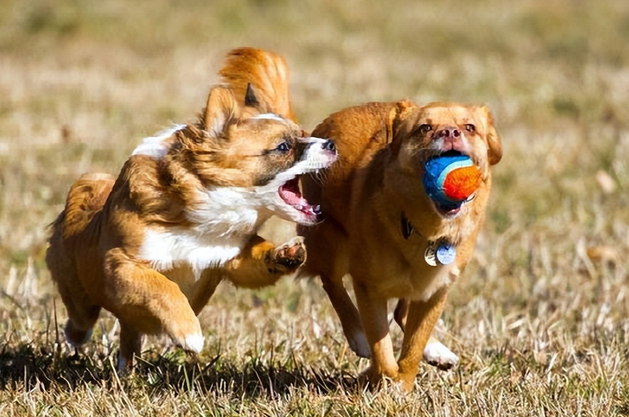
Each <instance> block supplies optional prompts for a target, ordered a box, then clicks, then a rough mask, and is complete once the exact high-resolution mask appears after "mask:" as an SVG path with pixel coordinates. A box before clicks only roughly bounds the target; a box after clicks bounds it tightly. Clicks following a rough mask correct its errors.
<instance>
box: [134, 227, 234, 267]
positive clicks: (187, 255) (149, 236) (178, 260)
mask: <svg viewBox="0 0 629 417" xmlns="http://www.w3.org/2000/svg"><path fill="white" fill-rule="evenodd" d="M191 232H192V231H190V230H186V229H175V230H173V229H169V230H160V231H158V230H150V229H149V230H147V231H146V233H145V235H144V242H143V243H142V246H141V248H140V251H139V254H138V256H139V257H140V258H141V259H144V260H147V261H149V262H150V263H151V267H152V268H154V269H156V270H157V271H162V272H163V271H167V270H170V269H173V268H176V267H178V266H180V265H188V266H190V267H191V268H192V271H193V273H194V275H195V278H198V277H199V276H200V274H201V272H202V271H203V270H204V269H207V268H209V267H218V266H221V265H223V264H225V262H227V261H229V260H230V259H233V258H234V257H236V256H238V254H239V253H240V248H241V247H242V246H243V245H244V243H245V241H243V240H244V239H243V237H242V236H227V237H226V236H222V237H219V238H217V237H216V236H211V235H210V236H208V235H197V234H195V233H191Z"/></svg>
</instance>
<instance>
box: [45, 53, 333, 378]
mask: <svg viewBox="0 0 629 417" xmlns="http://www.w3.org/2000/svg"><path fill="white" fill-rule="evenodd" d="M238 51H246V54H244V55H242V54H241V55H237V54H238V53H239V52H238ZM234 54H236V55H234ZM284 65H285V64H284V61H283V60H282V59H281V58H279V57H278V56H277V55H276V54H274V53H270V52H266V51H260V50H256V49H251V48H247V49H242V50H236V51H233V52H232V53H231V54H230V55H229V58H228V63H227V64H226V66H225V68H224V69H223V70H222V71H221V74H222V75H223V77H224V78H225V79H226V80H227V81H228V86H219V87H215V88H213V89H212V90H211V91H210V94H209V96H208V100H207V105H206V108H205V111H204V112H203V114H202V115H201V117H200V118H199V120H198V122H197V123H195V124H191V125H187V126H185V127H181V128H179V129H176V130H174V131H173V133H172V134H171V135H170V136H166V137H163V138H161V137H160V139H159V140H158V141H155V142H154V143H151V142H148V143H145V144H144V145H141V146H140V147H138V148H137V149H136V150H139V151H138V152H137V153H134V155H132V156H131V157H130V158H129V159H128V160H127V162H126V163H125V164H124V166H123V167H122V170H121V171H120V174H119V175H118V178H117V179H114V178H113V177H111V176H109V175H107V174H87V175H83V176H82V177H81V178H80V179H79V180H78V181H77V182H76V183H75V184H74V185H73V186H72V187H71V189H70V192H69V194H68V198H67V203H66V207H65V209H64V210H63V212H62V213H61V214H60V215H59V217H58V218H57V220H56V221H55V222H54V223H53V225H52V236H51V238H50V246H49V249H48V251H47V255H46V262H47V264H48V267H49V269H50V272H51V275H52V278H53V280H54V281H55V282H56V283H57V285H58V288H59V292H60V295H61V298H62V300H63V302H64V304H65V305H66V308H67V311H68V316H69V318H68V321H67V324H66V328H65V332H66V336H67V338H68V340H69V341H70V342H72V343H74V344H77V345H78V344H81V343H83V342H85V341H86V340H87V339H88V338H89V336H90V333H91V329H92V327H93V326H94V324H95V322H96V320H97V319H98V315H99V312H100V309H101V308H105V309H106V310H109V311H111V312H112V313H113V314H114V315H115V316H116V317H117V318H118V319H119V321H120V328H121V331H120V359H119V364H118V365H119V368H120V369H122V368H124V367H125V366H130V365H131V364H132V361H133V357H134V355H139V354H140V349H141V336H142V334H156V333H162V332H164V333H166V334H167V335H168V336H170V337H171V339H172V340H173V341H174V342H175V343H176V344H178V345H180V346H182V347H184V348H186V349H190V350H194V351H199V350H200V349H201V347H202V343H203V337H202V332H201V328H200V325H199V321H198V319H197V317H196V315H197V314H198V313H199V312H200V311H201V309H202V308H203V307H204V306H205V304H206V303H207V302H208V300H209V298H210V297H211V296H212V294H213V292H214V290H215V289H216V286H217V285H218V284H219V283H220V282H221V281H222V280H223V279H228V280H230V281H231V282H233V283H234V284H236V285H238V286H243V287H250V288H255V287H259V286H263V285H270V284H273V283H275V282H276V281H277V279H278V278H280V277H281V276H282V275H286V274H288V273H292V272H294V271H295V270H296V269H297V268H298V267H299V266H300V265H301V264H302V263H303V261H304V260H305V256H306V252H305V248H304V246H303V244H302V242H301V240H300V239H293V240H291V241H289V242H287V243H286V244H284V245H280V246H277V247H276V246H275V245H274V244H273V243H271V242H267V241H265V240H263V239H262V238H260V237H259V236H257V235H256V231H257V229H258V228H259V226H260V225H261V224H262V223H263V222H264V221H265V220H266V219H268V218H269V217H270V216H271V215H272V214H277V215H279V216H280V217H284V218H286V219H287V220H292V221H296V222H300V223H308V222H312V221H314V220H313V217H314V214H313V213H311V212H309V213H307V214H304V213H302V211H296V209H294V208H291V206H289V205H288V203H282V202H281V199H280V198H279V197H278V192H279V191H278V188H277V186H275V182H274V181H284V180H280V179H276V178H277V176H278V175H280V176H281V175H285V174H286V172H287V171H288V170H291V169H292V170H295V167H296V166H299V167H300V168H299V169H302V167H303V169H304V170H307V171H308V172H310V171H313V170H314V168H312V167H311V166H310V165H308V167H307V168H306V167H305V166H304V165H303V161H306V160H307V161H308V162H309V163H311V159H312V160H313V161H312V164H314V165H313V166H318V165H317V164H319V165H321V166H326V165H328V164H329V163H331V162H332V161H333V160H334V158H335V151H334V149H333V147H332V146H331V143H329V142H324V141H323V140H321V139H316V143H314V139H313V138H304V137H303V132H302V130H301V128H300V127H299V126H298V125H296V124H295V123H294V122H293V121H291V120H289V119H287V118H282V117H278V116H275V115H265V113H267V112H273V111H274V109H277V113H284V114H286V115H290V114H291V113H290V112H289V110H288V109H287V107H286V105H285V103H286V102H287V100H288V97H287V94H288V88H287V75H286V71H285V68H284ZM282 68H284V69H283V70H282ZM231 80H236V81H233V82H232V81H231ZM245 82H246V85H247V86H249V85H250V86H251V87H250V88H253V90H252V91H249V92H247V94H248V96H247V97H248V100H244V98H241V99H240V101H239V100H238V99H237V98H236V95H235V94H234V91H236V94H245V92H244V91H243V88H242V84H243V83H245ZM229 83H232V84H229ZM232 87H233V90H232V89H231V88H232ZM248 89H249V87H248ZM258 115H261V117H257V116H258ZM310 140H312V141H310ZM309 141H310V142H309ZM280 146H283V147H280ZM315 146H317V147H318V148H316V149H315ZM313 155H315V156H318V158H319V159H317V160H316V161H314V159H315V157H314V156H313ZM315 162H316V163H315ZM291 172H292V171H291ZM282 178H283V177H282ZM269 184H270V185H269ZM265 186H269V187H270V189H269V190H267V189H265V188H264V187H265ZM282 187H284V186H282ZM234 195H235V196H236V197H235V198H236V199H235V200H234V201H231V199H232V198H234V197H233V196H234ZM278 201H279V202H278ZM284 201H285V200H284ZM273 210H276V211H277V212H274V211H273ZM224 216H226V217H224ZM164 242H167V243H169V244H171V245H172V246H163V245H165V243H164ZM156 250H157V251H158V252H157V253H155V251H156ZM159 251H161V252H159ZM177 251H183V252H182V253H184V255H180V254H179V252H177ZM195 251H196V252H195ZM222 251H225V253H223V252H222ZM152 256H153V257H154V258H151V257H152ZM169 257H170V258H169Z"/></svg>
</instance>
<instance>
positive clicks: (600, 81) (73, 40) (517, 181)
mask: <svg viewBox="0 0 629 417" xmlns="http://www.w3.org/2000/svg"><path fill="white" fill-rule="evenodd" d="M243 45H250V46H257V47H261V48H268V49H272V50H275V51H277V52H280V53H282V54H283V55H284V56H285V57H286V59H287V61H288V62H289V64H290V66H291V69H292V98H293V102H294V105H295V108H296V111H297V114H298V117H299V119H300V121H301V122H302V123H303V125H304V127H305V128H306V129H312V128H314V126H316V124H317V123H318V122H319V121H321V120H322V119H323V118H324V117H326V116H327V115H328V114H330V113H331V112H333V111H336V110H339V109H341V108H343V107H346V106H348V105H353V104H358V103H362V102H365V101H389V100H397V99H401V98H409V99H412V100H415V101H417V102H419V103H425V102H428V101H432V100H457V101H465V102H471V103H482V104H487V105H489V106H490V107H491V109H492V110H493V112H494V115H495V118H496V121H497V125H498V128H499V130H500V132H501V135H502V139H503V145H504V158H503V160H502V161H501V162H500V164H499V165H497V166H496V167H495V170H494V175H495V176H494V178H495V180H494V181H495V187H494V190H493V195H492V200H491V202H490V208H489V216H488V220H487V223H486V225H485V227H484V231H483V233H482V236H481V238H480V240H479V244H478V247H477V250H476V256H475V259H474V260H473V262H472V263H471V264H470V265H469V267H468V268H467V270H466V271H465V274H464V277H463V279H462V280H461V281H460V282H459V283H458V284H457V286H456V287H455V289H454V290H453V292H452V295H451V297H450V301H449V304H448V305H447V307H446V311H445V313H444V315H443V321H444V326H443V328H444V335H443V341H444V342H445V343H446V344H447V345H448V346H449V347H451V348H452V350H454V351H455V352H456V353H457V354H458V355H459V356H460V357H461V361H460V365H459V367H458V368H457V369H456V370H454V371H450V372H440V371H438V370H435V369H434V368H432V367H430V366H428V365H426V364H422V365H421V367H420V372H419V376H418V378H417V381H416V389H415V391H414V392H413V393H411V394H409V395H406V396H402V395H399V394H397V393H396V392H394V391H393V390H387V389H384V390H381V391H378V392H363V391H361V390H360V389H358V388H357V386H356V381H355V377H356V376H357V375H358V373H359V372H360V371H361V370H362V369H363V368H364V367H366V365H367V362H366V361H365V360H361V359H358V358H357V357H356V356H355V355H354V354H353V353H352V352H351V351H350V350H349V348H348V346H347V343H346V342H345V340H344V338H343V334H342V331H341V328H340V323H339V322H338V320H337V319H336V317H335V316H334V313H333V311H332V308H331V306H330V304H329V302H328V300H327V298H326V297H325V294H324V293H323V291H322V289H321V287H320V283H319V282H318V281H317V280H301V281H291V280H283V281H281V282H280V283H279V285H277V286H275V287H273V288H268V289H264V290H261V291H255V292H254V291H244V290H236V289H234V288H232V287H230V286H229V285H224V286H222V287H220V288H219V291H218V293H217V295H216V296H215V297H214V298H212V300H211V301H210V303H209V305H208V306H207V307H206V309H205V310H204V311H203V313H202V315H201V322H202V324H203V326H204V329H205V335H206V346H205V349H204V351H203V352H202V353H201V354H200V355H197V356H193V355H187V354H185V353H183V352H182V351H180V350H177V349H173V348H172V347H170V346H169V344H168V343H167V342H166V341H165V340H161V339H158V338H150V339H148V340H147V342H146V343H145V349H146V352H145V354H144V356H143V361H142V362H141V363H140V364H139V366H138V367H137V368H136V370H135V372H134V373H133V374H131V375H129V376H126V377H118V376H117V375H116V373H115V372H113V368H112V367H113V363H115V357H116V352H117V340H118V339H117V336H116V332H117V327H116V324H115V321H114V320H113V319H112V317H111V316H110V315H108V314H103V318H102V320H101V321H100V322H99V325H98V326H97V328H96V329H95V334H94V337H93V340H92V342H91V343H89V344H88V345H87V346H86V347H85V349H83V350H82V351H81V352H80V353H77V352H74V350H73V349H71V348H69V347H68V345H67V344H66V343H65V341H64V339H63V335H62V334H61V328H62V325H63V323H64V322H65V310H64V308H63V306H62V303H61V301H60V299H59V297H58V296H57V295H56V290H55V288H54V286H53V285H52V284H51V282H50V278H49V274H48V271H47V270H46V267H45V264H44V261H43V257H44V252H45V249H46V237H47V233H48V232H47V228H46V227H47V225H48V224H49V223H50V222H51V221H52V220H53V219H54V218H55V216H56V215H57V214H58V213H59V211H60V210H61V209H62V206H63V201H64V198H65V194H66V192H67V189H68V187H69V186H70V184H71V182H72V181H73V180H74V179H75V178H76V177H77V176H78V175H80V174H81V173H83V172H86V171H99V170H100V171H102V170H104V171H108V172H112V173H115V172H117V171H118V170H119V168H120V167H121V165H122V163H123V161H124V160H125V159H126V157H127V156H128V155H129V154H130V152H131V150H132V149H133V148H134V147H135V146H136V144H138V143H139V141H140V140H141V139H142V138H143V137H145V136H149V135H151V134H153V133H154V132H156V131H158V130H160V129H162V128H164V127H168V126H169V125H170V124H172V123H175V122H186V121H191V120H193V119H194V117H195V115H196V113H197V112H198V111H200V109H201V107H202V106H203V105H204V104H205V97H206V94H207V91H208V89H209V87H210V85H212V84H213V83H214V82H216V81H217V78H216V76H215V72H216V70H217V69H218V65H219V63H220V60H221V59H222V56H223V55H224V54H225V52H226V51H228V50H229V49H230V48H232V47H236V46H243ZM628 45H629V2H626V1H625V0H600V1H596V2H594V1H591V2H588V1H585V0H582V1H571V0H544V1H541V0H532V1H526V2H525V1H520V2H517V1H501V0H471V1H466V2H455V1H452V0H445V1H438V0H426V1H415V2H410V1H402V0H389V1H359V0H347V1H333V0H322V1H314V0H307V1H303V2H298V1H289V0H216V1H208V2H204V1H201V0H181V1H177V2H175V1H168V0H154V1H151V2H149V1H144V2H143V1H134V2H132V1H123V0H109V1H101V2H97V1H94V0H85V1H79V0H31V1H22V0H3V2H2V4H0V290H1V292H0V415H2V416H30V415H32V416H84V415H106V416H109V415H120V416H127V415H130V416H136V415H137V416H184V415H193V416H197V415H198V416H202V415H203V416H236V415H240V416H287V415H289V416H361V415H374V416H384V415H387V416H393V415H409V416H410V415H418V416H421V415H437V416H629V360H628V358H629V294H627V283H628V277H627V273H628V272H627V271H628V268H629V261H628V259H629V258H628V256H627V255H628V254H629V192H628V191H629V190H628V188H629V164H628V163H627V161H629V46H628ZM271 232H273V230H271ZM393 334H394V341H395V343H397V344H398V345H399V343H400V342H401V337H400V336H401V335H400V332H399V331H397V330H395V329H394V330H393Z"/></svg>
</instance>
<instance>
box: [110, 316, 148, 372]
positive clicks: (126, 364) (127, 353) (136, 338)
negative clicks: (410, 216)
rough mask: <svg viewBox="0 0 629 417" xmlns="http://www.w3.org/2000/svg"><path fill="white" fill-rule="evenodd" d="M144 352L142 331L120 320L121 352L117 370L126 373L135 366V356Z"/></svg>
mask: <svg viewBox="0 0 629 417" xmlns="http://www.w3.org/2000/svg"><path fill="white" fill-rule="evenodd" d="M141 353H142V333H140V332H138V331H137V330H135V329H134V328H133V327H131V326H129V324H128V323H126V322H123V321H120V353H119V355H118V364H117V365H116V370H117V371H118V373H124V372H126V371H128V370H130V369H132V367H133V362H134V357H135V356H137V357H138V358H139V357H140V354H141Z"/></svg>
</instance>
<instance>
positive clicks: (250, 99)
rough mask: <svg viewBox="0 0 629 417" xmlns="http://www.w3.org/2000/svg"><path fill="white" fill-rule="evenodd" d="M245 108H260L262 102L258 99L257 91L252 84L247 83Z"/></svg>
mask: <svg viewBox="0 0 629 417" xmlns="http://www.w3.org/2000/svg"><path fill="white" fill-rule="evenodd" d="M245 106H249V107H255V108H257V107H258V106H260V102H259V101H258V98H257V97H256V92H255V89H254V88H253V85H251V83H247V91H246V92H245Z"/></svg>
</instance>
